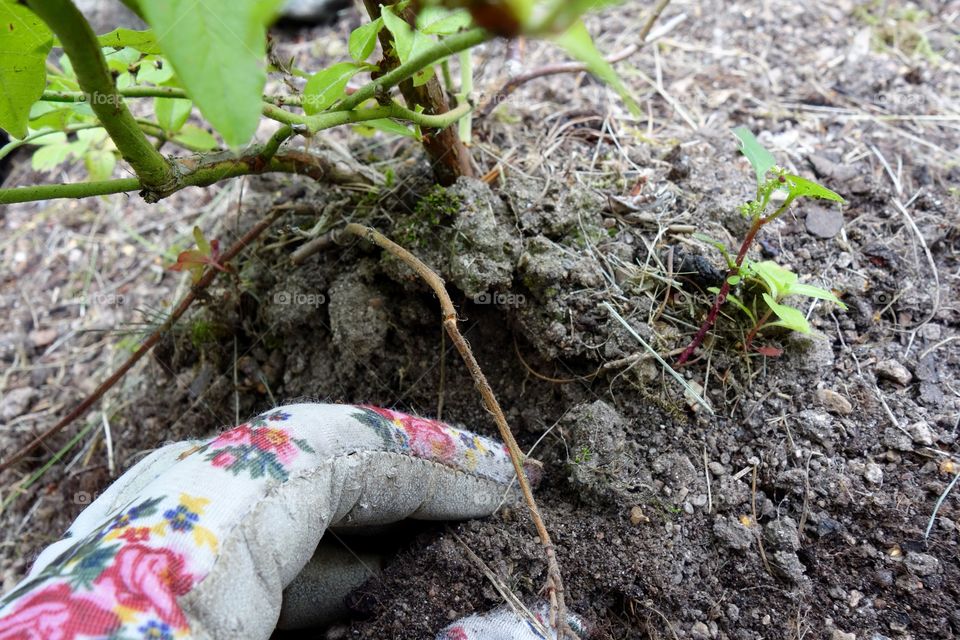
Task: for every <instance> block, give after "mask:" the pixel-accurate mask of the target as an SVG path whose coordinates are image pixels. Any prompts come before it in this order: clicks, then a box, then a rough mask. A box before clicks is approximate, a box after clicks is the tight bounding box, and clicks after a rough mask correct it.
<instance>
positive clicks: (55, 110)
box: [28, 102, 79, 131]
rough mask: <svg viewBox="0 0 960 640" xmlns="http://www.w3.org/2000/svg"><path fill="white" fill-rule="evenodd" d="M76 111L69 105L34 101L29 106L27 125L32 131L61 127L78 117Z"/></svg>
mask: <svg viewBox="0 0 960 640" xmlns="http://www.w3.org/2000/svg"><path fill="white" fill-rule="evenodd" d="M77 115H78V114H77V112H76V111H75V110H74V109H72V108H71V107H70V106H66V105H63V104H56V103H53V102H35V103H33V106H32V107H30V120H29V122H28V126H29V127H30V129H31V130H32V131H39V130H40V129H45V128H48V127H49V128H50V129H63V128H64V127H66V126H67V123H68V122H72V121H74V120H77V119H79V118H78V117H77Z"/></svg>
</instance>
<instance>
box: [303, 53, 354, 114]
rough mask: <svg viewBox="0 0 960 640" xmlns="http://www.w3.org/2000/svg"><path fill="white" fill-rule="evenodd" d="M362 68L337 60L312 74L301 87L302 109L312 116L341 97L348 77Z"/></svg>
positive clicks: (343, 94) (352, 63)
mask: <svg viewBox="0 0 960 640" xmlns="http://www.w3.org/2000/svg"><path fill="white" fill-rule="evenodd" d="M362 68H363V67H361V66H360V65H358V64H356V63H354V62H338V63H337V64H335V65H333V66H332V67H329V68H327V69H324V70H323V71H321V72H319V73H315V74H313V75H312V76H311V77H310V79H309V80H307V84H306V86H305V87H304V88H303V110H304V111H306V112H307V115H311V116H312V115H313V114H315V113H320V112H321V111H323V110H324V109H326V108H327V107H329V106H330V105H332V104H333V103H334V102H336V101H337V100H340V99H341V98H343V97H344V96H345V95H346V94H345V93H344V89H345V88H346V86H347V83H348V82H349V81H350V78H352V77H353V76H355V75H356V74H357V73H358V72H359V71H360V70H361V69H362Z"/></svg>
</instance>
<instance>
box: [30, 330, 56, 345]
mask: <svg viewBox="0 0 960 640" xmlns="http://www.w3.org/2000/svg"><path fill="white" fill-rule="evenodd" d="M29 338H30V343H31V344H32V345H33V346H34V347H36V348H37V349H43V348H44V347H49V346H50V345H51V344H53V341H54V340H56V339H57V330H56V329H37V330H36V331H31V332H30V334H29Z"/></svg>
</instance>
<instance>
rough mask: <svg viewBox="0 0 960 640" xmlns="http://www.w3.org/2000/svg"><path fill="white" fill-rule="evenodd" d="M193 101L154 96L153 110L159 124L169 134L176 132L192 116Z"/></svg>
mask: <svg viewBox="0 0 960 640" xmlns="http://www.w3.org/2000/svg"><path fill="white" fill-rule="evenodd" d="M192 109H193V103H192V102H190V101H189V100H183V99H181V98H154V99H153V112H154V113H155V114H156V116H157V124H159V125H160V127H161V128H162V129H163V130H164V132H166V133H167V134H172V133H176V132H177V131H180V128H181V127H182V126H183V124H184V123H185V122H186V121H187V118H189V117H190V111H191V110H192Z"/></svg>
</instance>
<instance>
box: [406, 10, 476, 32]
mask: <svg viewBox="0 0 960 640" xmlns="http://www.w3.org/2000/svg"><path fill="white" fill-rule="evenodd" d="M472 22H473V18H471V17H470V13H469V12H467V11H466V10H465V9H456V10H454V11H450V10H448V9H444V8H443V7H437V6H429V7H424V8H423V9H421V10H420V13H419V14H417V30H418V31H421V32H423V33H426V34H432V35H439V36H446V35H450V34H451V33H456V32H457V31H459V30H460V29H463V28H464V27H468V26H470V24H471V23H472Z"/></svg>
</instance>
